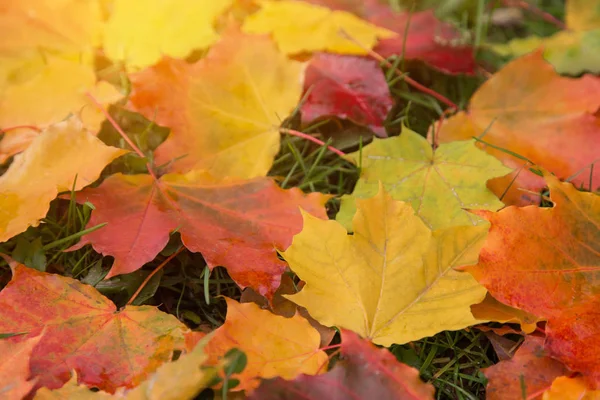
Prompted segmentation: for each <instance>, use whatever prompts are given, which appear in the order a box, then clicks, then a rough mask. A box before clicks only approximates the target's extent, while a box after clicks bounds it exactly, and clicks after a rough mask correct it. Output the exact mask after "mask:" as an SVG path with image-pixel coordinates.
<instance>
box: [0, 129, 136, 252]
mask: <svg viewBox="0 0 600 400" xmlns="http://www.w3.org/2000/svg"><path fill="white" fill-rule="evenodd" d="M125 153H127V151H126V150H122V149H117V148H114V147H109V146H106V145H105V144H104V143H102V142H101V141H100V139H98V138H96V137H95V136H94V135H92V134H91V133H89V132H88V131H86V130H85V129H84V128H83V126H82V124H81V122H80V121H79V120H77V119H76V118H71V119H69V120H67V121H65V122H61V123H59V124H55V125H52V126H50V127H49V128H47V129H46V130H45V131H43V132H42V133H41V134H40V135H39V136H38V137H36V138H35V139H34V140H33V142H32V143H31V145H30V146H29V148H28V149H27V150H25V151H24V152H23V153H21V154H19V155H17V156H16V157H15V159H14V161H13V163H12V164H11V165H10V167H9V168H8V171H6V172H5V173H4V175H2V176H0V242H3V241H6V240H8V239H10V238H11V237H13V236H15V235H17V234H19V233H21V232H23V231H25V230H26V229H27V228H28V227H30V226H37V225H38V223H39V220H40V219H42V218H44V216H45V215H46V213H47V212H48V209H49V207H50V201H52V200H53V199H54V198H55V197H56V196H57V195H58V193H59V192H63V191H68V190H71V189H74V190H80V189H82V188H84V187H85V186H87V185H89V184H90V183H92V182H94V181H95V180H96V179H97V178H98V176H99V175H100V173H101V172H102V169H104V167H105V166H106V165H107V164H109V163H110V162H111V161H112V160H114V159H115V158H117V157H119V156H121V155H123V154H125ZM56 154H60V155H61V157H56ZM75 178H77V179H75Z"/></svg>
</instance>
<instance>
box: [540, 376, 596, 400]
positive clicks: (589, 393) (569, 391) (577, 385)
mask: <svg viewBox="0 0 600 400" xmlns="http://www.w3.org/2000/svg"><path fill="white" fill-rule="evenodd" d="M599 399H600V391H598V390H590V389H589V388H588V386H587V385H586V383H585V381H584V380H583V379H581V378H569V377H567V376H559V377H558V378H556V379H554V382H552V387H551V388H550V389H548V390H546V391H545V392H544V396H543V397H542V400H599Z"/></svg>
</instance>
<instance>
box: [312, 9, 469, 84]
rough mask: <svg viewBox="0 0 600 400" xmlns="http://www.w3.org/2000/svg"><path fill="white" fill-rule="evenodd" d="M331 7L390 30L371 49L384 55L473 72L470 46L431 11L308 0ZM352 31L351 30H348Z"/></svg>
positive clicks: (456, 71) (455, 71) (450, 70)
mask: <svg viewBox="0 0 600 400" xmlns="http://www.w3.org/2000/svg"><path fill="white" fill-rule="evenodd" d="M308 2H309V3H313V4H317V5H323V6H326V7H328V8H331V9H333V10H343V11H348V12H351V13H353V14H356V15H357V16H358V17H360V18H364V19H365V20H367V21H369V22H371V23H373V24H375V25H377V26H381V27H383V28H387V29H389V30H390V31H393V32H396V33H397V36H395V37H392V38H383V39H382V40H380V41H379V43H378V44H377V45H376V46H375V49H374V51H375V52H377V53H379V54H380V55H382V56H384V57H389V56H392V55H401V56H402V58H403V59H405V60H421V61H423V62H425V63H427V64H428V65H430V66H431V67H433V68H435V69H437V70H440V71H442V72H445V73H447V74H474V73H475V66H476V63H475V59H474V58H473V48H472V47H471V46H470V45H468V44H466V43H465V38H463V35H462V33H461V32H460V31H459V30H458V29H456V28H455V27H454V26H453V25H452V24H449V23H446V22H442V21H440V20H439V19H437V17H436V16H435V14H434V12H433V10H425V11H420V12H396V11H395V10H393V9H392V8H391V7H390V6H389V5H387V4H385V2H383V3H382V2H380V1H379V0H364V1H354V0H350V1H347V0H308ZM349 33H350V34H352V32H349Z"/></svg>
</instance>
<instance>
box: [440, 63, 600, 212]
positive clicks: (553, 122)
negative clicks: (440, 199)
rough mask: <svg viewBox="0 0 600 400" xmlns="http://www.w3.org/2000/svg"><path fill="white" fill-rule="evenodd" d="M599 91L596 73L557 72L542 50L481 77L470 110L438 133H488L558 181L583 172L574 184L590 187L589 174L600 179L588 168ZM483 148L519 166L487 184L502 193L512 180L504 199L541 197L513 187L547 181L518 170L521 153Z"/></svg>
mask: <svg viewBox="0 0 600 400" xmlns="http://www.w3.org/2000/svg"><path fill="white" fill-rule="evenodd" d="M599 90H600V79H599V78H597V77H593V76H587V75H586V76H583V77H582V78H579V79H571V78H565V77H561V76H560V75H557V74H556V72H554V69H553V68H552V66H551V65H550V64H548V63H546V62H545V61H544V60H543V58H542V55H541V54H540V53H539V52H536V53H532V54H529V55H527V56H524V57H521V58H519V59H517V60H515V61H513V62H511V63H510V64H508V65H506V66H505V67H504V68H503V69H502V70H500V71H499V72H498V73H496V74H495V75H494V76H493V77H492V78H490V79H489V80H488V81H486V82H485V83H484V84H483V85H482V86H481V87H480V88H479V89H478V90H477V92H476V93H475V94H474V95H473V97H472V98H471V101H470V106H469V111H468V112H460V113H458V114H457V115H455V116H453V117H452V118H450V119H448V120H447V121H446V122H444V124H443V125H442V128H441V130H440V131H439V132H437V131H436V134H435V136H436V137H437V139H438V140H439V141H440V142H441V143H446V142H452V141H455V140H461V139H467V138H471V137H473V136H475V137H479V136H480V135H482V134H483V133H485V136H484V137H483V140H485V141H486V142H487V143H490V144H492V145H494V146H497V147H501V148H504V149H508V150H510V151H512V152H513V153H517V154H519V155H521V156H523V157H526V158H528V159H529V160H531V161H532V162H533V163H535V164H537V165H539V166H541V167H544V168H546V169H548V170H549V171H551V172H553V173H554V174H556V176H558V177H559V178H561V179H566V178H568V177H571V175H574V174H575V173H578V172H581V173H580V174H578V175H577V177H575V178H574V179H573V180H572V182H573V183H574V184H576V185H586V187H587V185H589V182H590V180H593V181H594V182H596V183H597V182H600V169H598V168H596V169H594V170H593V174H592V172H591V170H590V169H589V168H590V164H591V163H592V162H593V161H595V159H596V158H597V156H598V154H597V153H598V152H597V149H596V146H590V143H595V142H596V141H597V140H598V137H599V136H600V128H599V127H600V125H599V123H598V118H597V117H596V116H594V113H595V112H596V111H597V110H598V107H599V106H600V101H599V100H598V96H597V93H598V91H599ZM566 132H568V134H566ZM486 151H487V152H488V153H489V154H492V155H494V156H495V157H497V158H498V159H500V160H502V162H503V163H504V164H505V165H507V166H509V167H511V168H515V169H518V170H517V171H515V172H514V173H513V174H511V175H509V176H506V177H503V178H497V179H494V180H492V181H491V182H489V184H488V186H489V187H490V189H492V191H493V192H494V193H496V194H497V195H500V194H502V193H504V192H505V191H506V189H507V188H508V187H509V186H510V189H509V190H508V192H506V195H505V196H504V197H503V198H502V199H503V201H504V202H505V203H507V204H517V205H525V204H530V203H539V196H536V195H530V194H527V193H523V192H522V191H520V190H518V188H524V189H528V190H531V191H536V192H538V191H539V190H540V189H541V188H543V187H544V185H545V183H544V180H543V179H542V178H541V177H539V176H538V175H535V174H534V173H532V172H529V171H528V170H527V169H523V165H524V164H525V162H524V161H523V160H521V159H518V158H516V157H514V156H512V155H510V154H507V153H506V152H503V151H500V150H496V149H494V148H492V147H490V146H487V148H486ZM587 171H590V172H589V173H588V172H587ZM516 174H518V176H517V177H516V179H515V175H516ZM513 180H514V183H513Z"/></svg>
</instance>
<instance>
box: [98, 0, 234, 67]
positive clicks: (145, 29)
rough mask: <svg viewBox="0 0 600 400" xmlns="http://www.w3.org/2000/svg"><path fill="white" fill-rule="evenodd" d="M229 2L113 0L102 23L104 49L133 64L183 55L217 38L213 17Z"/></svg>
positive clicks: (109, 54)
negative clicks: (109, 12) (110, 9)
mask: <svg viewBox="0 0 600 400" xmlns="http://www.w3.org/2000/svg"><path fill="white" fill-rule="evenodd" d="M232 2H233V0H171V1H166V2H165V1H144V2H138V1H129V0H116V1H114V2H113V4H112V12H111V15H110V18H109V19H108V21H107V23H106V27H105V32H104V50H105V52H106V54H107V56H108V57H110V58H112V59H114V60H119V61H122V62H124V63H125V64H126V65H128V66H129V67H134V68H142V67H147V66H150V65H152V64H154V63H156V62H157V61H159V60H160V58H161V57H164V56H168V57H174V58H185V57H187V56H188V55H189V53H190V52H191V51H192V50H194V49H200V48H205V47H207V46H210V45H211V44H213V43H214V42H215V41H216V40H217V38H218V35H217V33H216V32H215V29H214V26H213V25H214V22H215V19H216V18H217V17H218V16H219V15H220V14H221V13H222V12H223V11H224V10H225V9H226V8H227V7H228V6H229V5H231V3H232ZM132 21H135V23H134V24H132Z"/></svg>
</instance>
